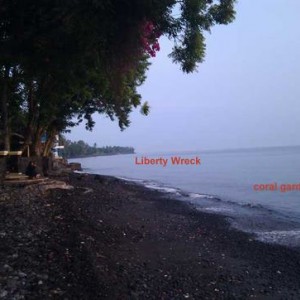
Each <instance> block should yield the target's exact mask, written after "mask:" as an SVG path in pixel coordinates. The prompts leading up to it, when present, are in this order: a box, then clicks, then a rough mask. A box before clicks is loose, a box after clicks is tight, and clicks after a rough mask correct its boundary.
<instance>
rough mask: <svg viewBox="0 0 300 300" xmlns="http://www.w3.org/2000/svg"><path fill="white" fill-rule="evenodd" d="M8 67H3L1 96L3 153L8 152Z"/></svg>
mask: <svg viewBox="0 0 300 300" xmlns="http://www.w3.org/2000/svg"><path fill="white" fill-rule="evenodd" d="M9 69H10V68H9V67H7V66H5V70H4V77H3V81H2V82H3V83H2V95H1V126H0V128H1V131H2V135H3V142H4V149H2V150H4V151H9V150H10V136H9V122H8V80H9Z"/></svg>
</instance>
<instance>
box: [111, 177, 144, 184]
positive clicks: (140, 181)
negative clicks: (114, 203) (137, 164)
mask: <svg viewBox="0 0 300 300" xmlns="http://www.w3.org/2000/svg"><path fill="white" fill-rule="evenodd" d="M116 178H118V179H121V180H124V181H130V182H139V183H143V182H144V180H143V179H133V178H127V177H120V176H116Z"/></svg>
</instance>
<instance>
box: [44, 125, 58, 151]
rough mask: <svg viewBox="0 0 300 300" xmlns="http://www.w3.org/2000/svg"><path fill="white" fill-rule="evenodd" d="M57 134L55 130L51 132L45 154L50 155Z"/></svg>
mask: <svg viewBox="0 0 300 300" xmlns="http://www.w3.org/2000/svg"><path fill="white" fill-rule="evenodd" d="M55 135H56V131H55V130H53V131H51V132H50V134H49V137H48V139H47V142H46V144H45V148H44V152H43V156H50V151H51V147H52V145H53V142H54V139H55Z"/></svg>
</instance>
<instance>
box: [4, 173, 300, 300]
mask: <svg viewBox="0 0 300 300" xmlns="http://www.w3.org/2000/svg"><path fill="white" fill-rule="evenodd" d="M68 181H69V182H68V183H69V184H71V185H73V186H74V187H75V189H74V190H73V191H70V190H68V191H64V190H55V191H52V192H51V193H50V195H48V196H46V197H44V198H42V199H41V198H40V197H37V198H34V197H32V196H29V198H28V197H26V196H24V195H21V197H20V193H15V194H13V195H12V198H14V201H8V200H5V199H3V197H2V198H1V201H0V213H1V215H2V216H3V217H2V218H1V220H0V225H1V227H0V228H1V229H0V240H1V246H0V253H1V255H0V296H1V295H2V296H3V297H2V298H3V299H12V298H13V297H14V298H15V299H22V297H23V299H24V297H25V299H27V298H28V299H53V298H55V297H57V299H60V298H62V299H65V298H67V299H187V298H188V299H248V298H249V299H250V298H259V299H298V298H299V297H300V283H299V280H298V278H299V276H300V251H299V250H297V249H290V248H287V247H284V246H280V245H272V244H265V243H262V242H259V241H255V240H253V238H252V236H251V235H249V234H247V233H244V232H240V231H238V230H234V229H232V228H230V226H229V223H228V222H227V221H226V220H225V217H222V216H220V215H216V214H211V213H204V212H200V211H197V210H196V209H194V208H193V207H192V206H191V205H190V204H188V203H184V202H182V201H180V200H175V199H172V198H171V197H166V195H165V194H163V193H161V192H159V191H154V190H150V189H147V188H146V187H143V186H141V185H139V184H135V183H132V182H128V181H124V180H121V179H117V178H115V177H111V176H102V175H92V174H90V175H88V174H75V173H73V174H71V175H70V178H69V180H68ZM2 195H3V193H2ZM24 274H25V275H24ZM26 297H27V298H26Z"/></svg>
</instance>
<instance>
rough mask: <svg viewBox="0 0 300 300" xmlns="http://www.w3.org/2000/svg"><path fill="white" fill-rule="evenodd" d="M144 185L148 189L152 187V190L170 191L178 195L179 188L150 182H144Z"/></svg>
mask: <svg viewBox="0 0 300 300" xmlns="http://www.w3.org/2000/svg"><path fill="white" fill-rule="evenodd" d="M145 187H146V188H148V189H152V190H157V191H163V192H166V193H170V194H173V193H174V194H177V195H180V192H179V190H178V189H175V188H172V187H164V186H158V185H156V184H152V183H148V184H145Z"/></svg>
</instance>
